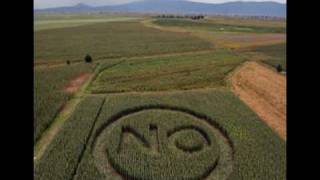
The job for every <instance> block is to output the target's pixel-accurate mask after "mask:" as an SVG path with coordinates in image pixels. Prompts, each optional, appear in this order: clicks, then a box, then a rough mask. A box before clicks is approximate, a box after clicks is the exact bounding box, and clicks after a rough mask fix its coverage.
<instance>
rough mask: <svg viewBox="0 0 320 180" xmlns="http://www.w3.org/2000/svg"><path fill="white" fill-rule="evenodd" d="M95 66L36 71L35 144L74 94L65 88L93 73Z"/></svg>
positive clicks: (71, 66)
mask: <svg viewBox="0 0 320 180" xmlns="http://www.w3.org/2000/svg"><path fill="white" fill-rule="evenodd" d="M92 70H93V65H88V64H77V65H70V66H62V67H55V68H47V69H36V70H35V72H34V73H35V74H34V142H36V141H37V140H38V139H39V137H40V136H41V134H42V133H43V132H44V131H45V129H46V128H47V127H48V126H49V125H50V124H51V122H52V120H53V119H54V118H55V116H56V115H57V113H58V112H59V110H60V109H61V108H62V107H63V104H64V103H65V102H67V101H68V100H69V99H70V97H71V96H72V94H70V93H66V92H64V91H63V88H64V86H65V85H66V84H67V83H68V82H69V81H70V80H71V79H73V78H75V77H76V76H78V75H79V74H81V73H85V72H92Z"/></svg>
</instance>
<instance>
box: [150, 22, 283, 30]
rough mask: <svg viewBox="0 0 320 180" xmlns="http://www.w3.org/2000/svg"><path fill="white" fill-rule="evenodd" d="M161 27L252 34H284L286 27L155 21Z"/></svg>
mask: <svg viewBox="0 0 320 180" xmlns="http://www.w3.org/2000/svg"><path fill="white" fill-rule="evenodd" d="M154 23H155V24H157V25H160V26H173V27H183V28H193V29H199V30H206V31H221V32H252V33H284V32H286V28H285V27H262V26H253V25H251V26H249V25H235V24H233V25H232V24H216V23H214V22H210V21H190V20H180V19H158V20H155V21H154Z"/></svg>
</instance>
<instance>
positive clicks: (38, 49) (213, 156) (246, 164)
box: [34, 14, 286, 180]
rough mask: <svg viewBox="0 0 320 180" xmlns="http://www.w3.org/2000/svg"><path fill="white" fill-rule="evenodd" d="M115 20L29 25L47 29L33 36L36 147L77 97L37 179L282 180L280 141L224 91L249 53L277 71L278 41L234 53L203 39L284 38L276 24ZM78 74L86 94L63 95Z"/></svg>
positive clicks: (281, 51)
mask: <svg viewBox="0 0 320 180" xmlns="http://www.w3.org/2000/svg"><path fill="white" fill-rule="evenodd" d="M135 18H136V17H135ZM116 19H117V18H116V16H110V17H108V16H106V15H98V14H95V15H90V16H89V15H85V14H64V15H58V14H56V15H39V16H38V15H37V16H36V17H35V21H37V22H40V21H41V22H43V23H44V24H46V23H45V22H46V21H47V22H48V24H47V25H44V26H43V27H46V28H47V27H49V28H54V29H43V30H39V31H38V30H36V31H35V64H36V65H35V66H36V67H35V79H34V81H35V84H34V109H35V110H34V116H35V121H34V129H35V131H34V141H35V142H36V141H37V140H38V139H39V138H40V137H41V134H42V133H43V132H44V131H45V130H46V129H47V127H48V126H49V125H50V124H51V123H52V121H53V120H54V119H55V117H56V116H57V114H58V113H59V112H60V110H61V109H62V108H63V105H64V104H65V103H66V102H67V101H68V100H70V99H71V97H75V98H73V99H72V101H73V100H75V102H77V103H78V102H80V101H81V102H80V104H75V103H74V106H73V107H72V110H74V109H75V111H74V112H73V114H72V115H71V116H69V114H68V115H64V116H63V117H65V119H67V120H66V121H63V123H61V124H60V125H61V126H60V127H59V128H57V130H56V134H54V135H52V136H51V137H52V139H51V140H50V141H49V142H50V143H48V144H47V146H46V147H45V148H43V149H41V150H43V151H41V152H43V154H41V155H39V156H37V157H39V158H36V160H35V168H34V176H35V179H36V180H42V179H45V180H64V179H69V180H71V179H72V180H88V179H94V180H103V179H119V180H121V179H155V180H162V179H163V180H166V179H208V180H217V179H218V180H225V179H228V180H238V179H259V180H270V179H286V142H285V141H284V140H282V139H281V138H280V137H279V136H278V135H277V134H276V133H275V132H274V131H273V130H272V129H271V128H270V127H269V126H267V125H266V124H265V123H264V122H263V121H261V120H260V118H259V117H258V116H257V115H256V114H255V113H254V112H253V111H252V110H250V108H249V107H247V106H246V105H245V104H243V102H242V101H241V100H240V99H239V98H238V97H236V96H235V95H234V94H233V93H232V92H231V91H230V90H229V89H228V86H226V84H227V82H226V78H227V75H228V74H229V73H230V72H231V71H233V70H234V69H235V68H236V67H237V66H238V65H240V64H242V63H243V62H244V61H246V60H247V59H249V58H247V57H246V56H244V55H247V54H249V55H250V53H252V54H253V55H261V54H262V55H261V56H263V57H264V58H265V57H269V59H268V60H266V61H265V62H266V63H269V64H270V65H272V66H275V67H276V66H277V65H278V64H280V65H281V66H282V67H283V68H284V69H285V67H286V66H285V64H286V60H285V59H286V54H285V51H286V49H285V45H286V44H285V43H284V44H278V45H272V46H260V47H257V46H252V47H255V48H254V49H252V48H248V49H243V51H240V50H239V51H236V52H235V51H233V50H232V49H224V48H218V46H215V48H213V47H212V44H216V43H217V41H215V40H214V38H209V37H208V38H206V37H207V36H211V34H212V33H211V32H209V31H216V32H217V31H220V32H219V33H221V34H223V33H224V32H226V31H230V32H238V33H234V34H237V35H239V37H241V38H245V39H247V40H248V41H254V38H251V39H250V38H247V37H249V36H245V37H242V35H243V34H247V35H248V34H250V35H256V34H255V33H276V32H281V33H284V32H285V27H284V26H283V25H282V22H274V23H273V22H272V23H270V24H268V25H265V26H263V23H261V22H260V21H259V22H256V21H250V22H249V21H242V20H241V23H239V24H237V20H234V19H228V20H227V21H225V22H226V23H223V22H224V20H223V19H220V18H215V19H214V18H213V19H210V18H209V19H206V20H198V21H191V20H156V21H155V23H157V24H158V25H163V26H164V27H169V26H170V27H171V26H172V27H173V26H175V27H176V26H178V27H183V28H192V30H194V31H190V32H189V33H181V32H172V31H166V30H165V28H163V30H158V29H154V28H148V27H145V26H144V25H143V24H142V23H141V22H139V21H128V22H108V23H105V21H108V20H110V21H113V20H116ZM78 20H80V21H81V22H80V21H79V22H78ZM94 21H96V22H95V23H94ZM98 21H99V23H98ZM100 21H101V22H102V21H103V23H101V22H100ZM119 21H121V18H120V17H119ZM239 21H240V20H239ZM71 22H73V23H74V24H73V23H71ZM77 23H79V24H77ZM88 23H90V24H88ZM259 23H261V24H259ZM76 24H77V25H76ZM80 24H81V26H80ZM56 25H57V26H56ZM69 25H70V26H69ZM73 25H76V26H74V27H72V26H73ZM78 25H79V26H78ZM67 26H68V27H67ZM39 27H40V26H39ZM40 29H41V28H40ZM198 30H206V31H208V32H207V34H206V33H203V32H204V31H201V32H200V34H201V33H203V34H201V35H202V36H201V38H202V39H200V38H197V37H196V36H193V35H195V34H196V33H195V32H198ZM242 32H245V33H242ZM247 32H250V33H247ZM217 33H218V32H217ZM192 34H193V35H192ZM229 34H233V33H229ZM229 34H228V33H226V34H225V35H226V36H228V35H229ZM259 35H263V34H259ZM272 35H277V34H272ZM226 36H225V37H226ZM199 37H200V36H199ZM208 39H209V40H210V41H213V43H212V42H209V40H208ZM222 39H223V38H222ZM230 41H232V39H231V40H230ZM239 41H242V40H239ZM219 47H220V46H219ZM221 47H224V46H221ZM248 51H249V52H248ZM254 52H258V53H254ZM241 53H243V54H241ZM246 53H247V54H246ZM86 54H90V56H92V57H91V58H89V57H88V56H87V58H85V57H86ZM242 55H243V56H242ZM147 56H150V57H147ZM92 58H93V59H92ZM265 59H266V58H265ZM90 60H91V61H92V60H94V61H93V62H94V63H85V62H86V61H90ZM78 62H80V63H78ZM96 65H97V66H96ZM37 66H38V67H37ZM84 73H94V75H93V76H91V77H92V78H91V79H90V80H91V81H90V82H92V83H91V84H89V83H87V84H89V85H90V86H89V88H88V89H87V90H88V91H84V90H83V91H81V92H80V93H77V96H74V95H75V94H74V92H73V93H71V92H69V93H68V92H67V91H66V87H67V85H70V82H71V80H74V79H76V78H77V77H79V75H81V74H84ZM201 88H203V89H201ZM191 89H193V90H191ZM174 90H179V91H174ZM180 90H189V91H180ZM146 91H149V92H148V93H143V92H146ZM160 91H161V92H160ZM121 92H135V93H124V94H121ZM90 93H92V94H90ZM103 93H106V94H103ZM109 93H116V94H109ZM118 93H119V94H118ZM78 94H81V97H79V96H78ZM72 101H70V102H72ZM68 103H69V102H68ZM64 109H68V108H64ZM62 114H63V113H62ZM60 115H61V113H60V114H59V117H60ZM67 117H68V118H67ZM58 119H59V118H58ZM55 122H57V121H55ZM58 130H59V131H58ZM46 134H49V135H51V134H50V133H46ZM46 134H45V135H46ZM41 140H44V141H45V140H46V138H42V139H41Z"/></svg>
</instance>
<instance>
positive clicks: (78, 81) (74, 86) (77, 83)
mask: <svg viewBox="0 0 320 180" xmlns="http://www.w3.org/2000/svg"><path fill="white" fill-rule="evenodd" d="M91 75H92V73H82V74H80V75H78V76H77V77H75V78H74V79H72V80H71V81H70V82H69V83H68V84H67V85H66V86H65V87H64V89H63V91H65V92H67V93H75V92H77V91H78V89H79V88H80V87H81V86H82V85H83V83H84V82H86V80H87V79H89V78H90V76H91Z"/></svg>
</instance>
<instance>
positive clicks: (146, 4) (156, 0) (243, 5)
mask: <svg viewBox="0 0 320 180" xmlns="http://www.w3.org/2000/svg"><path fill="white" fill-rule="evenodd" d="M35 12H36V13H38V12H130V13H175V14H211V15H214V14H215V15H239V16H276V17H286V4H281V3H276V2H271V1H269V2H242V1H236V2H228V3H222V4H209V3H198V2H191V1H186V0H143V1H138V2H132V3H127V4H123V5H114V6H99V7H92V6H88V5H85V4H78V5H76V6H71V7H58V8H48V9H36V10H35Z"/></svg>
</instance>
